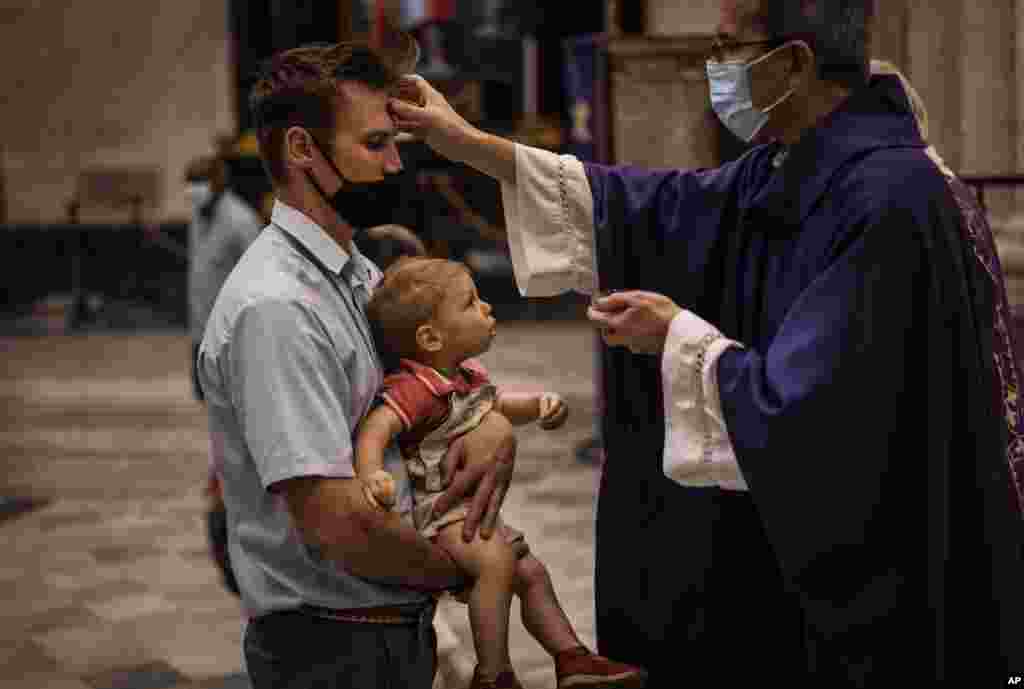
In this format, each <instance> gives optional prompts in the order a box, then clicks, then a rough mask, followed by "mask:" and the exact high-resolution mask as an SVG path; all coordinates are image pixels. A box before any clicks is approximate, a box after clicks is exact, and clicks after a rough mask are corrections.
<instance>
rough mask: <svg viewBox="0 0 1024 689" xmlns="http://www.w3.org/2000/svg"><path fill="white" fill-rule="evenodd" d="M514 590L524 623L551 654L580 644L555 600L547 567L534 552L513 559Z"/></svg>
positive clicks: (556, 598)
mask: <svg viewBox="0 0 1024 689" xmlns="http://www.w3.org/2000/svg"><path fill="white" fill-rule="evenodd" d="M515 594H516V595H517V596H519V610H520V613H521V614H522V618H523V626H524V627H526V631H528V632H529V633H530V636H532V637H533V638H534V639H536V640H537V642H538V643H539V644H540V645H541V646H543V647H544V650H545V651H547V652H548V653H550V654H551V655H552V656H554V655H555V654H556V653H558V652H559V651H566V650H568V649H570V648H576V647H577V646H582V645H583V644H582V642H581V641H580V639H579V637H578V636H576V632H575V630H573V628H572V624H571V623H570V622H569V618H568V616H566V614H565V611H564V610H563V609H562V606H561V604H560V603H559V602H558V596H557V595H555V587H554V586H553V585H552V584H551V576H550V575H549V574H548V570H547V568H546V567H545V566H544V563H542V562H541V561H540V560H538V559H537V558H535V557H534V556H533V555H527V556H526V557H524V558H522V559H521V560H519V561H518V562H517V563H516V576H515Z"/></svg>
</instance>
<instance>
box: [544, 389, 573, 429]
mask: <svg viewBox="0 0 1024 689" xmlns="http://www.w3.org/2000/svg"><path fill="white" fill-rule="evenodd" d="M568 417H569V405H568V404H566V403H565V400H563V399H562V396H561V395H558V394H556V393H554V392H545V393H544V394H543V395H541V396H540V417H539V418H538V419H537V423H538V424H539V425H540V427H541V428H543V429H544V430H545V431H553V430H554V429H556V428H560V427H561V426H562V424H564V423H565V420H566V419H567V418H568Z"/></svg>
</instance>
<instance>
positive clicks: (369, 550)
mask: <svg viewBox="0 0 1024 689" xmlns="http://www.w3.org/2000/svg"><path fill="white" fill-rule="evenodd" d="M275 491H276V492H278V493H280V494H281V495H283V496H284V498H285V500H286V501H287V502H288V508H289V510H290V512H291V514H292V518H293V519H294V521H295V524H296V526H297V527H298V529H299V531H300V532H301V534H302V537H303V539H305V541H306V542H307V543H309V544H312V545H316V546H317V547H319V548H320V549H321V552H322V553H323V554H324V555H325V556H326V557H327V558H328V559H330V560H333V561H335V562H337V563H338V564H339V565H340V566H342V567H344V569H345V570H346V571H348V572H351V573H352V574H354V575H356V576H359V577H363V578H365V579H371V580H374V581H380V582H384V583H388V584H392V585H395V586H403V587H407V588H413V589H421V590H427V591H440V590H446V589H454V588H458V587H459V586H461V585H462V584H463V583H464V582H463V580H462V577H461V575H460V573H459V570H458V568H457V567H456V565H455V562H454V561H453V560H452V558H451V556H450V555H448V553H447V552H446V551H445V550H444V549H443V548H441V547H440V546H436V545H434V544H433V543H431V542H430V541H428V540H427V539H425V538H423V537H422V536H421V535H420V534H419V533H417V531H416V530H415V529H413V528H412V527H411V526H409V525H407V524H405V523H404V522H403V521H402V519H401V517H400V515H399V514H398V513H397V512H385V511H382V510H378V509H375V508H374V507H373V506H372V505H371V504H370V503H369V502H368V501H367V499H366V497H365V496H364V494H363V490H362V484H361V482H360V481H358V480H356V479H344V478H317V477H306V478H296V479H290V480H287V481H283V482H282V483H281V484H279V485H278V486H275Z"/></svg>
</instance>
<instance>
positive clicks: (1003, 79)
mask: <svg viewBox="0 0 1024 689" xmlns="http://www.w3.org/2000/svg"><path fill="white" fill-rule="evenodd" d="M1014 4H1015V3H1011V2H970V3H969V4H968V5H967V6H966V7H965V11H964V13H963V16H962V20H961V21H962V23H963V29H962V30H961V31H960V40H959V50H960V51H961V60H962V63H961V82H960V83H961V93H962V96H961V97H962V109H961V124H962V128H961V134H962V137H963V139H962V145H961V148H960V165H959V167H958V168H956V169H957V172H960V173H963V174H965V175H969V174H1006V173H1011V172H1014V171H1015V170H1016V169H1017V129H1018V127H1017V80H1016V77H1015V73H1016V65H1015V62H1016V51H1017V47H1016V40H1015V34H1016V19H1017V17H1016V8H1015V7H1014ZM1012 197H1013V192H1012V191H1009V190H1002V189H997V190H993V191H991V192H989V193H988V194H987V197H986V201H987V206H988V210H989V214H990V217H992V218H993V220H994V221H995V220H1002V219H1004V218H1005V217H1006V216H1007V215H1008V214H1009V213H1010V212H1011V211H1012V210H1013V206H1014V204H1013V202H1012Z"/></svg>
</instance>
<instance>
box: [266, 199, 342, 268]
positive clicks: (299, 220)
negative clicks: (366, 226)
mask: <svg viewBox="0 0 1024 689" xmlns="http://www.w3.org/2000/svg"><path fill="white" fill-rule="evenodd" d="M270 220H271V222H272V223H274V224H275V225H277V226H278V227H280V228H281V229H282V230H284V231H285V232H287V233H288V234H290V235H291V236H293V237H295V239H297V240H298V241H300V242H301V243H302V245H303V246H305V247H306V248H307V249H309V250H310V252H312V254H313V255H314V256H315V257H316V258H317V259H318V260H319V261H320V262H321V263H322V264H324V266H326V268H327V269H328V270H329V271H331V272H332V273H333V274H334V275H341V271H342V270H343V269H344V268H345V266H346V264H348V263H349V262H350V261H351V259H352V256H351V255H350V254H349V253H348V252H347V251H345V250H344V249H342V248H341V247H340V246H339V245H338V243H337V242H336V241H334V240H333V239H331V237H330V235H328V234H327V232H326V231H324V229H323V228H322V227H320V226H319V225H317V224H316V223H315V222H313V221H312V220H311V219H310V218H309V216H307V215H306V214H305V213H303V212H302V211H300V210H298V209H296V208H293V207H292V206H289V205H288V204H287V203H285V202H284V201H281V200H279V199H278V200H276V201H274V210H273V211H272V212H271V216H270ZM353 250H355V247H353ZM357 253H358V252H357Z"/></svg>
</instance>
